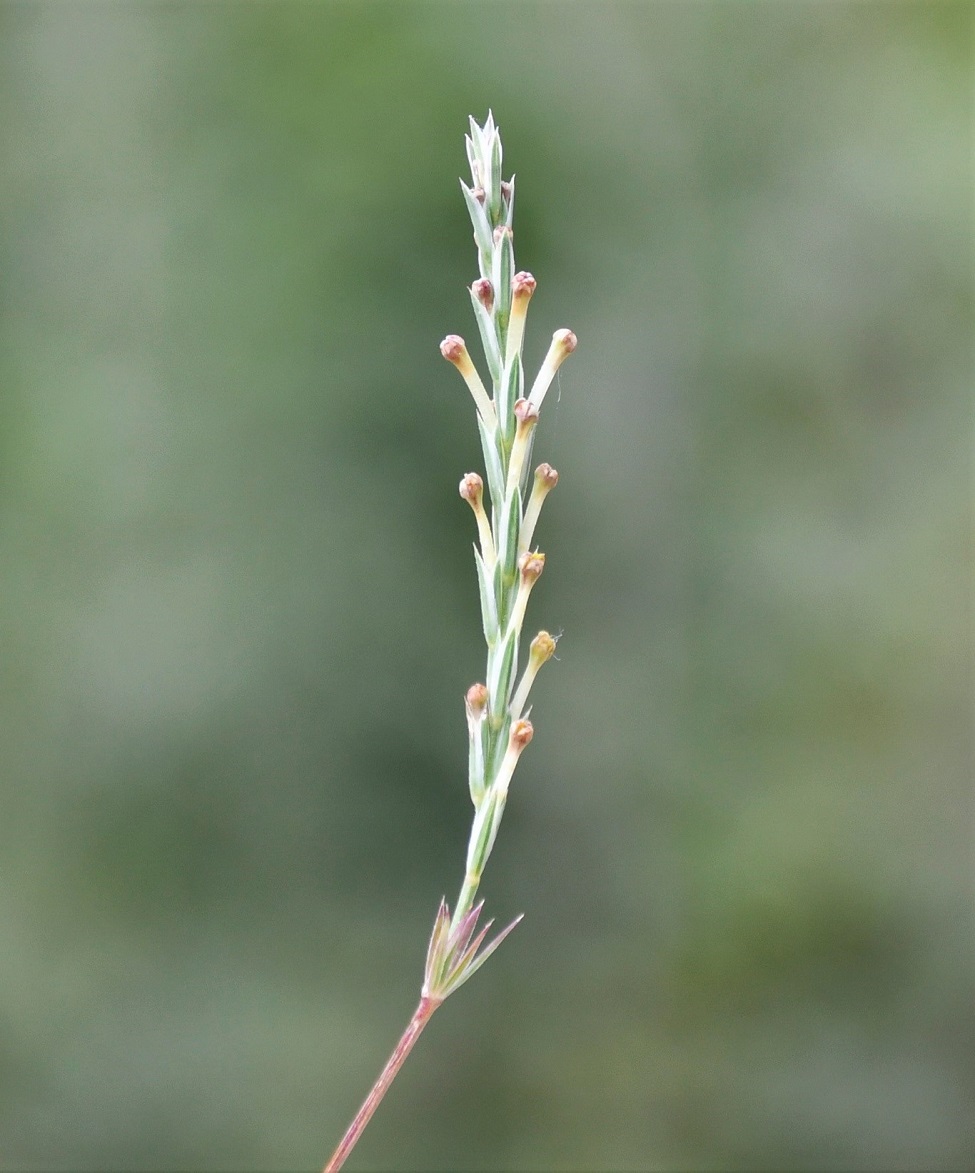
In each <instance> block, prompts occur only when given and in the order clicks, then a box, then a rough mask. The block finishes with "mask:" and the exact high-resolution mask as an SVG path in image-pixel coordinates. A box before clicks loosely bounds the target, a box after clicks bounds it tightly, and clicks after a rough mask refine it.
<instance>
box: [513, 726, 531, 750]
mask: <svg viewBox="0 0 975 1173" xmlns="http://www.w3.org/2000/svg"><path fill="white" fill-rule="evenodd" d="M534 736H535V730H534V728H533V726H532V723H531V721H524V720H522V721H516V722H515V723H514V725H512V726H511V743H510V744H511V748H512V749H514V750H517V752H518V753H521V751H522V750H523V749H524V748H525V746H526V745H527V744H528V743H529V742H530V741H531V739H532V738H533V737H534Z"/></svg>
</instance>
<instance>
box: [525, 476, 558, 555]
mask: <svg viewBox="0 0 975 1173" xmlns="http://www.w3.org/2000/svg"><path fill="white" fill-rule="evenodd" d="M558 483H559V474H558V472H557V471H556V470H555V469H554V468H552V466H551V465H550V464H540V465H539V466H538V468H536V469H535V483H534V485H532V491H531V496H530V497H529V498H528V504H527V506H526V507H525V516H524V518H523V519H522V522H521V533H520V534H519V537H518V548H519V550H521V551H522V552H524V551H525V550H527V549H528V547H529V546H530V545H531V543H532V538H533V537H534V536H535V526H536V525H537V524H538V515H539V513H541V511H542V502H543V501H544V500H545V498H546V497H547V496H548V495H549V493H550V492H551V491H552V489H554V488H555V486H556V485H557V484H558Z"/></svg>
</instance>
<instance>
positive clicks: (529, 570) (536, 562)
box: [518, 550, 545, 586]
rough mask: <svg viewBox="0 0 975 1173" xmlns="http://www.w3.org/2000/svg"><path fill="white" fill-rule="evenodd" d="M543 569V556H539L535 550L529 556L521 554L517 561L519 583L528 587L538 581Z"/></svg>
mask: <svg viewBox="0 0 975 1173" xmlns="http://www.w3.org/2000/svg"><path fill="white" fill-rule="evenodd" d="M544 569H545V555H544V554H540V553H539V552H538V551H537V550H535V551H533V552H532V553H530V554H522V556H521V557H520V558H519V559H518V570H519V572H520V573H521V581H522V582H523V583H525V584H527V585H528V586H531V585H532V584H533V583H535V582H537V581H538V579H539V578H540V577H541V573H542V571H543V570H544Z"/></svg>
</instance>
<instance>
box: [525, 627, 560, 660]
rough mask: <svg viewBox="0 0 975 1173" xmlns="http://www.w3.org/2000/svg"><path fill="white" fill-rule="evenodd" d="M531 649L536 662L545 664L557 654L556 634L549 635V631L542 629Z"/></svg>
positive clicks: (533, 641)
mask: <svg viewBox="0 0 975 1173" xmlns="http://www.w3.org/2000/svg"><path fill="white" fill-rule="evenodd" d="M529 650H530V652H531V658H532V659H533V660H534V661H535V663H536V664H538V665H542V664H544V663H545V662H546V661H547V660H551V658H552V657H553V656H554V655H555V636H553V635H549V633H548V632H547V631H540V632H539V633H538V635H536V636H535V638H534V639H533V640H532V642H531V645H530V648H529Z"/></svg>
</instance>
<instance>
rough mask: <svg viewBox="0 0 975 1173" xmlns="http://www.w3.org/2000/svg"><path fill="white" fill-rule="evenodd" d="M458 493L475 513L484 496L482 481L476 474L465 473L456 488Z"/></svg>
mask: <svg viewBox="0 0 975 1173" xmlns="http://www.w3.org/2000/svg"><path fill="white" fill-rule="evenodd" d="M458 492H459V493H460V495H461V496H462V497H463V498H464V500H465V501H466V502H467V504H468V505H470V507H471V509H473V510H474V512H475V513H476V512H477V510H478V509H479V508H480V506H481V499H482V498H483V496H484V481H483V480H481V478H480V476H479V475H478V474H477V473H476V472H469V473H465V475H464V477H463V479H462V480H461V482H460V485H459V486H458Z"/></svg>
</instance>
